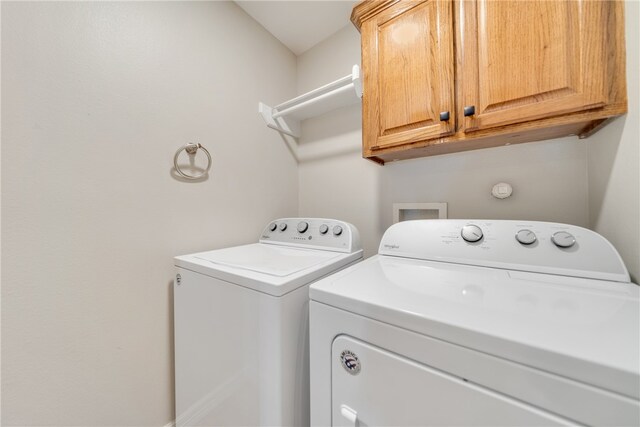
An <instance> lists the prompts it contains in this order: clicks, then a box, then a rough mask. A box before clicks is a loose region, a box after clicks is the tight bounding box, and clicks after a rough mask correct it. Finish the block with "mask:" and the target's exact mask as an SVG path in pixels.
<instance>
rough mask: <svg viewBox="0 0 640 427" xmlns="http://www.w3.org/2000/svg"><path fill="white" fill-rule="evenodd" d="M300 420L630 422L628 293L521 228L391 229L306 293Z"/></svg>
mask: <svg viewBox="0 0 640 427" xmlns="http://www.w3.org/2000/svg"><path fill="white" fill-rule="evenodd" d="M310 297H311V300H312V301H311V303H310V316H311V319H310V322H311V324H310V331H311V335H310V337H311V424H312V425H316V426H328V425H338V426H346V425H349V426H356V425H360V426H405V425H411V426H427V425H438V426H444V425H455V426H467V425H490V426H499V425H508V426H522V425H537V426H541V425H545V426H547V425H634V426H638V425H639V424H640V404H639V399H640V366H639V365H640V342H639V340H640V338H639V335H640V326H639V325H640V314H639V313H640V309H639V305H640V304H639V293H638V286H637V285H635V284H633V283H630V281H629V275H628V273H627V270H626V268H625V266H624V264H623V262H622V260H621V259H620V256H619V255H618V253H617V252H616V250H615V249H614V248H613V246H612V245H611V244H610V243H609V242H608V241H606V240H605V239H604V238H603V237H601V236H600V235H598V234H596V233H594V232H592V231H589V230H586V229H584V228H580V227H574V226H570V225H564V224H553V223H544V222H529V221H486V220H478V221H459V220H433V221H408V222H400V223H398V224H395V225H393V226H392V227H390V228H389V229H388V230H387V232H386V233H385V234H384V237H383V239H382V242H381V243H380V249H379V253H378V255H376V256H374V257H372V258H369V259H367V260H365V261H363V262H361V263H359V264H357V265H355V266H353V267H350V268H348V269H345V270H343V271H341V272H339V273H337V274H336V275H333V276H331V277H328V278H326V279H324V280H321V281H318V282H316V283H315V284H313V285H312V286H311V288H310Z"/></svg>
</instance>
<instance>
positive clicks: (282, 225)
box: [280, 222, 287, 231]
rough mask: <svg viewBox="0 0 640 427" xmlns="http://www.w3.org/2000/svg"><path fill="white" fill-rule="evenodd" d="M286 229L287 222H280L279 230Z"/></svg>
mask: <svg viewBox="0 0 640 427" xmlns="http://www.w3.org/2000/svg"><path fill="white" fill-rule="evenodd" d="M286 229H287V223H286V222H283V223H282V224H280V231H284V230H286Z"/></svg>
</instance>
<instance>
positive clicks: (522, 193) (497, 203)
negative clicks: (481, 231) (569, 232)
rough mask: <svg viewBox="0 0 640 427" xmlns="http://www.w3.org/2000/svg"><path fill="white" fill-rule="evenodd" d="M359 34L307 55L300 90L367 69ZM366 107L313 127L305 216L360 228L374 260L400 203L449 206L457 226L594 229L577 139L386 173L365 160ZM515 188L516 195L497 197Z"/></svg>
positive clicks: (306, 156)
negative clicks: (497, 222) (525, 222)
mask: <svg viewBox="0 0 640 427" xmlns="http://www.w3.org/2000/svg"><path fill="white" fill-rule="evenodd" d="M359 43H360V38H359V34H358V32H357V31H356V30H355V28H353V27H352V26H348V27H345V28H344V29H342V30H341V31H339V32H337V33H336V34H334V35H333V36H332V37H330V38H329V39H327V40H325V41H324V42H322V43H321V44H319V45H317V46H315V47H314V48H312V49H311V50H309V51H307V52H305V53H304V54H302V55H301V56H299V57H298V90H299V91H306V90H309V89H311V88H313V87H314V86H317V85H320V84H323V83H326V82H329V81H331V80H334V79H336V78H338V77H341V76H343V75H346V74H348V73H349V72H350V69H351V66H352V65H353V64H354V63H359V62H360V47H359V46H360V44H359ZM359 109H360V106H358V105H354V106H351V107H345V108H343V109H341V110H338V111H334V112H331V113H329V114H327V115H325V116H322V117H318V118H313V119H309V120H306V121H305V122H304V123H303V130H302V139H301V147H300V157H301V163H300V167H299V174H300V187H299V191H300V196H299V203H300V214H301V215H303V216H306V215H308V216H316V215H317V216H329V217H332V216H335V217H342V218H344V219H346V220H348V221H351V222H353V223H354V224H355V225H356V226H357V227H358V228H359V229H360V232H361V234H362V235H363V241H364V246H365V250H366V255H372V254H374V253H376V251H377V245H378V243H379V241H380V238H381V237H382V233H383V232H384V230H385V229H386V228H387V227H388V226H389V225H391V223H392V220H393V218H392V206H393V203H394V202H447V203H448V211H449V218H499V219H530V220H541V221H557V222H566V223H571V224H576V225H580V226H588V225H589V219H588V190H587V161H586V158H587V151H586V145H585V144H584V143H583V142H581V141H579V140H577V139H576V138H565V139H561V140H552V141H543V142H535V143H529V144H521V145H513V146H508V147H499V148H492V149H485V150H477V151H469V152H465V153H458V154H449V155H443V156H436V157H429V158H423V159H416V160H409V161H402V162H397V163H390V164H387V165H385V166H378V165H376V164H374V163H372V162H369V161H366V160H363V159H362V158H361V154H360V144H361V115H360V111H359ZM500 181H506V182H509V183H511V184H512V185H513V187H514V194H513V196H512V197H511V198H509V199H506V200H497V199H495V198H493V197H492V196H491V195H490V192H491V187H492V186H493V184H495V183H497V182H500Z"/></svg>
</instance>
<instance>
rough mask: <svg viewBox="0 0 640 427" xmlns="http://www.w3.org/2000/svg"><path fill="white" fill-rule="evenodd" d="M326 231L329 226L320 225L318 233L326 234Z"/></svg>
mask: <svg viewBox="0 0 640 427" xmlns="http://www.w3.org/2000/svg"><path fill="white" fill-rule="evenodd" d="M327 231H329V226H328V225H327V224H322V225H321V226H320V234H327Z"/></svg>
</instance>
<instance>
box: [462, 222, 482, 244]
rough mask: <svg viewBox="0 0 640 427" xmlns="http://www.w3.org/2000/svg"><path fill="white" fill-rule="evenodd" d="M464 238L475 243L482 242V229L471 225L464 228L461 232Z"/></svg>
mask: <svg viewBox="0 0 640 427" xmlns="http://www.w3.org/2000/svg"><path fill="white" fill-rule="evenodd" d="M460 235H461V236H462V238H463V239H464V240H465V241H467V242H469V243H475V242H479V241H480V240H482V229H481V228H480V227H478V226H477V225H473V224H469V225H465V226H464V227H462V231H461V232H460Z"/></svg>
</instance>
